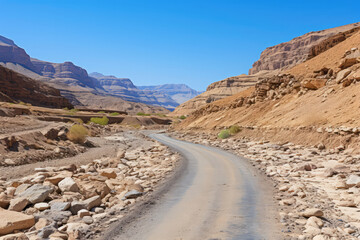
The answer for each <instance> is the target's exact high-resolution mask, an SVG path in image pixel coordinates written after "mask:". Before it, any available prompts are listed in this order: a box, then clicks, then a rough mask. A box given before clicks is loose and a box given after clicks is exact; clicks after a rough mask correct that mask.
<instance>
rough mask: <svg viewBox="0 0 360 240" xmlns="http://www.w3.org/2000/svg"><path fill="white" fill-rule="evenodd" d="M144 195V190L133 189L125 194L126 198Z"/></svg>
mask: <svg viewBox="0 0 360 240" xmlns="http://www.w3.org/2000/svg"><path fill="white" fill-rule="evenodd" d="M142 195H143V193H142V192H139V191H137V190H131V191H129V192H127V193H126V194H125V196H124V198H125V199H134V198H138V197H140V196H142Z"/></svg>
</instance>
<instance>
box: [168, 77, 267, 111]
mask: <svg viewBox="0 0 360 240" xmlns="http://www.w3.org/2000/svg"><path fill="white" fill-rule="evenodd" d="M268 74H272V73H269V72H265V71H264V72H262V73H259V74H255V75H245V74H243V75H240V76H235V77H230V78H226V79H224V80H221V81H218V82H214V83H212V84H210V85H209V86H208V88H207V89H206V91H205V92H203V93H202V94H200V95H198V96H196V97H194V98H193V99H191V100H189V101H187V102H185V103H183V104H181V105H180V106H178V107H177V108H176V109H175V111H174V112H173V113H172V115H174V116H181V115H189V114H190V113H192V112H193V111H195V110H196V109H199V108H201V107H203V106H205V105H206V104H209V103H211V102H214V101H217V100H219V99H222V98H226V97H229V96H231V95H234V94H236V93H239V92H241V91H244V90H245V89H247V88H249V87H251V86H254V85H255V84H256V82H257V81H258V80H259V78H261V77H265V76H268Z"/></svg>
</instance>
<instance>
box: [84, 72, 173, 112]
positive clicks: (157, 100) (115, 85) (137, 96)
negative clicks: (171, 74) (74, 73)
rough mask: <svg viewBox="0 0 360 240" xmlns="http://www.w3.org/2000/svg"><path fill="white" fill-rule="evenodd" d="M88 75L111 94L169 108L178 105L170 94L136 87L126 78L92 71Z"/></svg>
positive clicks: (171, 108)
mask: <svg viewBox="0 0 360 240" xmlns="http://www.w3.org/2000/svg"><path fill="white" fill-rule="evenodd" d="M90 76H92V77H94V78H96V79H97V80H98V81H99V83H100V85H101V87H102V88H103V89H104V90H105V91H106V92H108V93H109V94H111V95H114V96H118V97H121V98H122V99H125V100H127V101H131V102H141V103H145V104H149V105H155V106H162V107H165V108H167V109H170V110H173V109H174V108H175V107H176V106H178V105H179V104H178V103H177V102H175V101H174V100H173V99H172V98H171V97H170V96H168V95H167V94H165V93H163V92H160V91H153V90H142V89H139V88H137V87H136V86H135V85H134V84H133V83H132V81H131V80H130V79H128V78H117V77H115V76H104V75H102V74H100V73H92V74H90Z"/></svg>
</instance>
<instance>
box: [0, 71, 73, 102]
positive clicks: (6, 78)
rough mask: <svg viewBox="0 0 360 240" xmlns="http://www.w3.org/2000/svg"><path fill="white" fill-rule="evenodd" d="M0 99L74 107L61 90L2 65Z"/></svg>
mask: <svg viewBox="0 0 360 240" xmlns="http://www.w3.org/2000/svg"><path fill="white" fill-rule="evenodd" d="M0 100H1V101H5V102H16V101H23V102H26V103H30V104H32V105H36V106H45V107H54V108H65V107H68V108H72V105H71V104H70V103H69V101H68V100H67V99H66V98H64V97H62V96H61V95H60V91H59V90H57V89H55V88H52V87H49V86H47V85H46V84H44V83H41V82H39V81H36V80H33V79H31V78H29V77H26V76H24V75H21V74H19V73H17V72H14V71H12V70H10V69H7V68H5V67H2V66H0Z"/></svg>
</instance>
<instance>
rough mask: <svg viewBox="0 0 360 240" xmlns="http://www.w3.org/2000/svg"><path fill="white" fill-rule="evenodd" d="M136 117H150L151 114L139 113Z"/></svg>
mask: <svg viewBox="0 0 360 240" xmlns="http://www.w3.org/2000/svg"><path fill="white" fill-rule="evenodd" d="M136 115H138V116H150V114H149V113H143V112H138V113H137V114H136Z"/></svg>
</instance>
